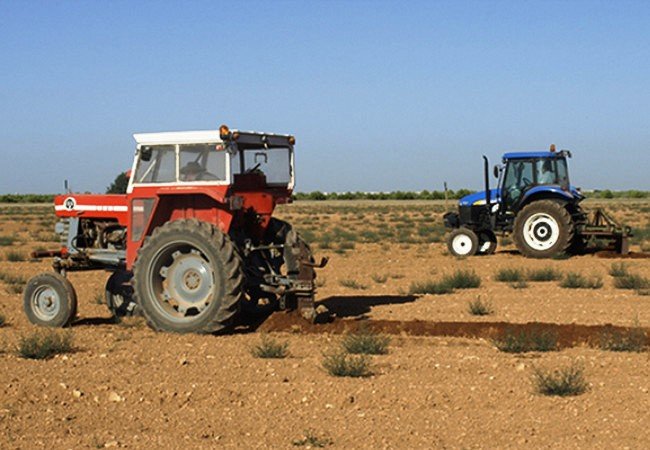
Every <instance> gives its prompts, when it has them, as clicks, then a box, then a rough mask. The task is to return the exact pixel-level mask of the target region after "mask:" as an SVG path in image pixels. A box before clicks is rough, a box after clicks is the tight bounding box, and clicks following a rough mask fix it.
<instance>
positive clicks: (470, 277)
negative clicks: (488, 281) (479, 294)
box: [442, 270, 481, 289]
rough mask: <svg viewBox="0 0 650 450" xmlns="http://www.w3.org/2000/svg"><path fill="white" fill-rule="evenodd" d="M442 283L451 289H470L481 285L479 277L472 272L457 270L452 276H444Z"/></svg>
mask: <svg viewBox="0 0 650 450" xmlns="http://www.w3.org/2000/svg"><path fill="white" fill-rule="evenodd" d="M442 282H443V283H444V284H446V285H448V286H451V288H452V289H471V288H477V287H479V286H480V285H481V277H479V276H478V275H477V274H476V272H474V271H473V270H457V271H456V272H454V273H453V275H445V276H444V277H443V278H442Z"/></svg>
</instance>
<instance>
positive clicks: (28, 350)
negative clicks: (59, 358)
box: [18, 330, 73, 359]
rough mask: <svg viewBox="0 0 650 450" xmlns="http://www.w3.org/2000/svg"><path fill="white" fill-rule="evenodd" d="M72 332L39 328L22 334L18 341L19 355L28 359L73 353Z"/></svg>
mask: <svg viewBox="0 0 650 450" xmlns="http://www.w3.org/2000/svg"><path fill="white" fill-rule="evenodd" d="M72 351H73V347H72V333H70V332H60V331H55V330H37V331H35V332H33V333H31V334H29V335H27V336H22V337H21V338H20V341H19V343H18V355H19V356H21V357H22V358H27V359H48V358H51V357H53V356H54V355H60V354H63V353H71V352H72Z"/></svg>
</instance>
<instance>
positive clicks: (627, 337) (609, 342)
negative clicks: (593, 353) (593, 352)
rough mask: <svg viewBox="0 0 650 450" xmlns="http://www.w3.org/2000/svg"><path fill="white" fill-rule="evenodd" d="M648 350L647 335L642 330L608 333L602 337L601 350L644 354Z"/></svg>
mask: <svg viewBox="0 0 650 450" xmlns="http://www.w3.org/2000/svg"><path fill="white" fill-rule="evenodd" d="M645 348H646V334H645V332H644V331H643V330H642V329H640V328H632V329H630V330H628V331H623V332H621V331H606V332H604V333H603V334H602V335H601V336H600V349H601V350H607V351H610V352H642V351H644V350H645Z"/></svg>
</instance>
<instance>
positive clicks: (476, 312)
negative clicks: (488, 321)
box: [467, 296, 494, 316]
mask: <svg viewBox="0 0 650 450" xmlns="http://www.w3.org/2000/svg"><path fill="white" fill-rule="evenodd" d="M467 310H468V311H469V313H470V314H471V315H473V316H488V315H490V314H492V313H493V312H494V309H493V308H492V305H491V304H490V302H489V301H485V302H484V301H482V300H481V297H480V296H479V297H476V300H474V301H471V302H469V303H468V304H467Z"/></svg>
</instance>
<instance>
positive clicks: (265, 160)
mask: <svg viewBox="0 0 650 450" xmlns="http://www.w3.org/2000/svg"><path fill="white" fill-rule="evenodd" d="M232 173H233V174H235V175H237V174H244V173H261V174H263V175H264V176H265V177H266V183H267V184H269V185H288V184H290V183H291V181H292V169H291V150H290V149H289V148H287V147H280V148H269V149H262V148H260V149H246V150H239V154H238V155H235V156H233V157H232Z"/></svg>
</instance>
